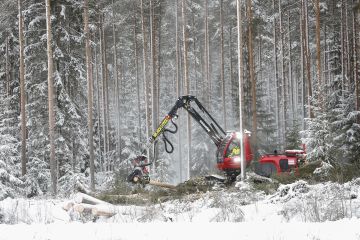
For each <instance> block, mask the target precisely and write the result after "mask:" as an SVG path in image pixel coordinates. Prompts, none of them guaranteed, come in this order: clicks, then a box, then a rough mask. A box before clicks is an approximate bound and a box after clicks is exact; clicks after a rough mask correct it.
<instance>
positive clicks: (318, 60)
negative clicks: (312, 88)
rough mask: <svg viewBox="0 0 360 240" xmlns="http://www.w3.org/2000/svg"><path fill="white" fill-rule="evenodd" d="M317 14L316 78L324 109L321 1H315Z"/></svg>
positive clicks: (320, 101)
mask: <svg viewBox="0 0 360 240" xmlns="http://www.w3.org/2000/svg"><path fill="white" fill-rule="evenodd" d="M315 8H316V9H315V13H316V24H315V25H316V77H317V81H318V82H317V83H318V91H319V93H318V96H319V107H320V108H321V109H323V99H322V93H321V92H322V89H323V86H322V80H321V46H320V4H319V0H315Z"/></svg>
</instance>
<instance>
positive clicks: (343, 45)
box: [340, 0, 347, 90]
mask: <svg viewBox="0 0 360 240" xmlns="http://www.w3.org/2000/svg"><path fill="white" fill-rule="evenodd" d="M340 13H341V22H340V38H341V76H342V79H341V81H342V84H341V85H342V90H345V89H346V85H347V83H346V76H345V72H346V69H345V40H344V38H345V34H344V31H345V30H344V20H345V19H344V18H345V16H344V15H345V14H344V0H341V10H340Z"/></svg>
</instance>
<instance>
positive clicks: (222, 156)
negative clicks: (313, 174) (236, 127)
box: [216, 132, 306, 177]
mask: <svg viewBox="0 0 360 240" xmlns="http://www.w3.org/2000/svg"><path fill="white" fill-rule="evenodd" d="M240 137H241V135H240V134H239V133H236V132H232V133H229V134H227V135H226V137H225V138H224V139H223V141H222V143H221V144H220V145H219V146H218V150H217V155H216V157H217V168H218V169H219V170H221V171H224V172H225V173H226V174H227V175H237V174H239V173H240V172H241V163H240V152H241V149H240V152H239V154H237V155H231V150H232V149H233V148H234V147H239V146H240V139H239V138H240ZM243 141H244V151H245V160H246V166H249V165H250V163H251V161H252V160H253V153H252V151H251V146H250V134H249V133H244V134H243ZM305 156H306V153H305V149H304V150H286V151H285V153H283V154H277V153H273V154H265V155H262V156H261V157H260V158H259V160H258V161H257V162H256V163H255V172H256V173H257V174H259V175H262V176H266V177H270V176H271V175H273V174H280V173H290V172H295V173H296V172H297V169H298V167H299V164H301V163H302V162H303V161H305Z"/></svg>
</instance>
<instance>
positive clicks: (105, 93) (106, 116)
mask: <svg viewBox="0 0 360 240" xmlns="http://www.w3.org/2000/svg"><path fill="white" fill-rule="evenodd" d="M104 34H105V33H104V26H103V15H102V14H100V51H101V66H102V82H103V84H102V86H103V87H102V99H103V101H102V102H103V132H104V133H103V134H104V164H105V169H106V171H110V170H111V164H110V160H109V156H108V153H109V114H108V113H109V112H108V111H109V110H108V109H109V101H108V85H107V84H108V83H107V81H108V80H107V63H106V46H105V36H104Z"/></svg>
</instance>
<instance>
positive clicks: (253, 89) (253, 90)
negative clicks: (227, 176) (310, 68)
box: [247, 0, 257, 149]
mask: <svg viewBox="0 0 360 240" xmlns="http://www.w3.org/2000/svg"><path fill="white" fill-rule="evenodd" d="M247 12H248V18H249V23H248V24H249V26H248V28H249V31H248V33H249V36H248V38H249V39H248V41H249V42H248V44H249V46H248V48H249V68H250V81H251V96H252V100H251V111H252V128H253V131H252V135H253V137H252V142H253V145H254V149H256V144H257V114H256V111H257V110H256V78H255V72H254V67H255V66H254V56H253V54H254V53H253V37H252V10H251V0H248V1H247Z"/></svg>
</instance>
